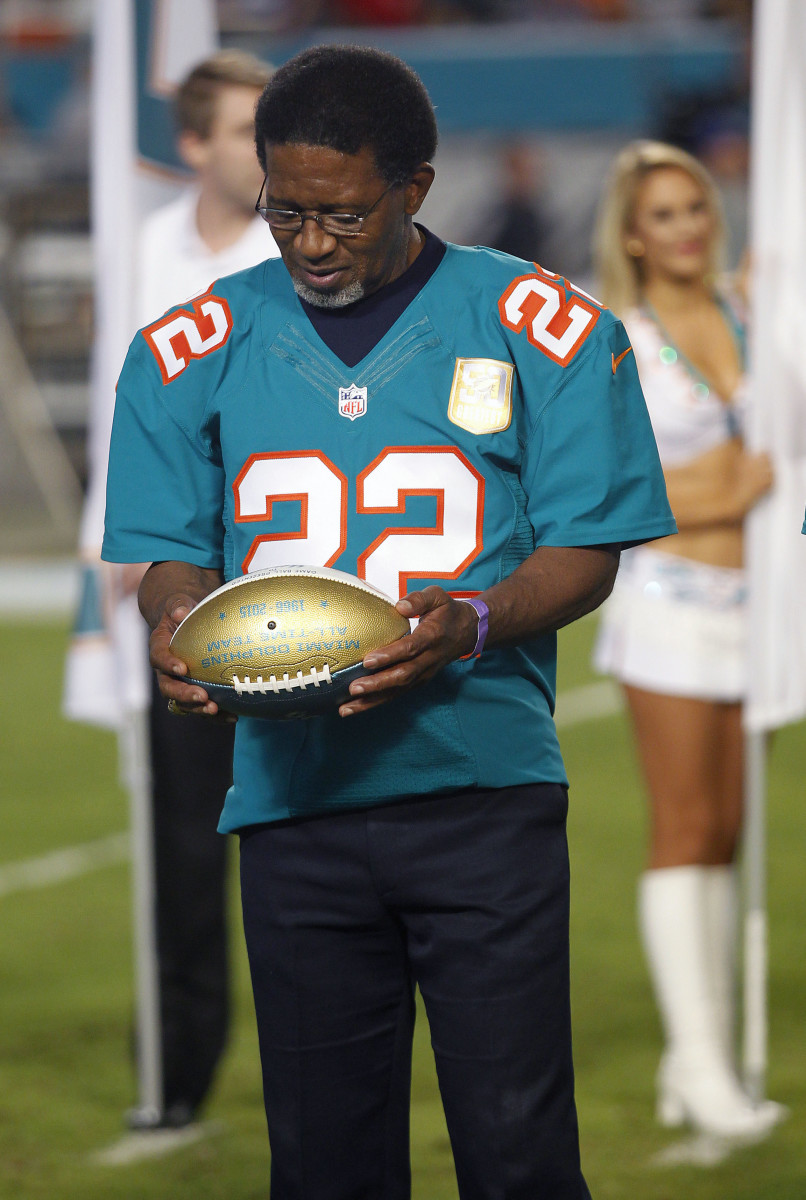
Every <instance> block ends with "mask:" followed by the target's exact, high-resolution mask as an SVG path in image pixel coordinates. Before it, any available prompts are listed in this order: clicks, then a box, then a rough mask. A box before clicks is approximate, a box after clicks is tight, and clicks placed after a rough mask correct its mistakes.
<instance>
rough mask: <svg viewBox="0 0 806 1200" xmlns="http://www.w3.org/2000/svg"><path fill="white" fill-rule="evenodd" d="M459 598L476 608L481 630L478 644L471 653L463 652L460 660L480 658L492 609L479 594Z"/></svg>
mask: <svg viewBox="0 0 806 1200" xmlns="http://www.w3.org/2000/svg"><path fill="white" fill-rule="evenodd" d="M456 599H457V600H461V602H462V604H469V605H470V606H471V607H472V608H475V610H476V614H477V616H478V618H479V632H478V636H477V638H476V644H475V646H474V647H473V649H472V650H471V651H470V653H469V654H463V655H462V656H461V658H460V659H459V662H466V661H467V659H468V658H478V657H479V655H480V654H481V652H482V650H483V649H484V643H485V642H486V640H487V625H488V621H489V617H490V610H489V608H488V607H487V605H486V604H485V603H484V601H483V600H479V598H478V596H457V597H456Z"/></svg>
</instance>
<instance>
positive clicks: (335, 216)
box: [255, 177, 403, 237]
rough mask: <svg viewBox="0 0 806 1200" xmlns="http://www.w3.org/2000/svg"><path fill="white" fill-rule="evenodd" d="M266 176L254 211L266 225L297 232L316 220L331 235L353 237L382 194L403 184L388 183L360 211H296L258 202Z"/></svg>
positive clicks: (362, 226)
mask: <svg viewBox="0 0 806 1200" xmlns="http://www.w3.org/2000/svg"><path fill="white" fill-rule="evenodd" d="M266 178H268V177H266ZM266 178H264V180H263V184H262V186H261V188H260V195H259V196H258V198H257V204H256V205H255V212H256V213H260V215H261V217H262V218H263V220H264V221H265V222H266V224H267V225H269V226H270V227H271V228H272V229H276V230H278V231H279V232H280V233H299V231H300V229H302V226H303V223H304V222H305V221H316V224H317V225H318V226H319V228H320V229H322V230H324V232H325V233H329V234H332V236H333V237H355V236H356V234H358V233H361V232H362V231H363V228H364V222H365V221H366V219H367V217H368V216H369V215H370V213H372V212H374V211H375V209H376V208H377V207H378V205H379V204H380V202H381V200H383V198H384V196H386V195H387V194H388V193H389V192H391V190H392V188H396V187H402V186H403V185H402V184H400V183H390V184H389V187H388V188H386V190H385V191H383V192H381V194H380V196H379V197H378V199H377V200H376V201H375V203H374V204H373V205H372V207H371V208H368V209H367V210H366V212H362V213H340V212H327V213H315V212H297V211H296V210H295V209H292V208H267V207H266V205H265V204H261V203H260V201H261V199H262V198H263V189H264V188H265V187H266Z"/></svg>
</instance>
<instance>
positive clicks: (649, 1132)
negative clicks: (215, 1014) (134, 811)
mask: <svg viewBox="0 0 806 1200" xmlns="http://www.w3.org/2000/svg"><path fill="white" fill-rule="evenodd" d="M592 634H593V623H592V622H591V621H586V622H583V623H582V624H581V625H579V626H577V627H574V628H572V629H571V630H568V631H565V632H564V633H563V635H562V640H561V679H560V687H561V688H562V689H567V688H572V687H575V686H577V685H579V684H583V683H586V682H589V681H590V678H591V677H590V673H589V670H588V667H587V662H588V656H589V643H590V640H591V637H592ZM65 641H66V629H65V628H64V627H63V626H61V625H51V624H48V625H14V624H10V623H8V622H6V623H5V624H4V625H0V661H2V663H3V674H4V680H5V685H6V686H5V687H4V688H3V697H2V700H1V701H0V706H2V712H1V713H0V719H1V723H0V729H1V730H2V735H1V740H2V747H3V748H2V753H1V754H0V867H1V866H2V865H4V864H5V865H7V864H10V863H16V862H19V861H21V860H27V859H31V858H36V857H39V856H41V855H44V854H46V853H48V852H50V851H54V850H57V849H60V848H63V847H68V846H73V845H76V844H79V843H84V842H90V841H94V840H95V839H99V838H103V837H104V836H106V835H109V834H113V833H116V832H118V831H121V830H123V829H124V828H125V827H126V822H127V811H126V798H125V796H124V794H123V792H122V791H121V790H120V788H119V786H118V784H117V766H116V748H115V743H114V739H113V738H112V737H111V736H110V735H108V734H105V733H102V732H100V731H97V730H93V729H90V728H87V727H84V726H79V725H73V724H70V723H67V722H65V721H64V720H63V719H62V718H61V717H60V715H59V701H60V695H59V693H60V686H61V667H62V662H63V657H64V647H65ZM48 675H49V676H50V678H51V679H52V680H53V684H52V686H51V687H50V688H47V687H46V686H45V685H44V684H43V680H45V679H46V678H47V677H48ZM562 740H563V747H564V752H565V756H566V761H567V764H568V769H569V773H570V776H571V780H572V785H573V786H572V792H571V800H572V805H571V819H570V841H571V856H572V866H573V928H572V948H573V987H574V1011H575V1039H576V1040H575V1053H576V1063H577V1095H578V1105H579V1113H580V1123H581V1137H582V1151H583V1162H584V1166H585V1173H586V1176H587V1178H588V1182H589V1184H590V1187H591V1191H592V1194H593V1196H594V1200H677V1198H680V1200H717V1198H719V1200H723V1198H724V1200H768V1198H769V1200H803V1197H804V1196H806V1138H805V1137H804V1121H803V1116H804V1113H806V1043H805V1042H804V1037H803V1012H804V998H806V955H805V954H804V943H803V925H804V921H803V913H804V902H805V901H806V870H804V866H803V861H804V855H803V849H804V845H806V806H804V804H803V803H802V794H803V779H804V775H805V774H806V733H805V731H804V726H802V725H801V726H798V727H793V728H790V729H787V730H784V731H783V732H782V733H781V734H780V735H778V737H777V739H776V743H775V747H774V751H773V754H772V761H771V770H770V822H769V839H770V864H771V866H770V925H771V952H770V958H771V963H770V1013H771V1045H770V1062H771V1066H770V1079H769V1092H770V1094H771V1095H772V1096H774V1097H775V1098H776V1099H779V1100H782V1101H784V1102H785V1103H787V1104H788V1105H789V1106H790V1107H791V1109H792V1117H791V1119H790V1120H789V1121H788V1122H787V1123H786V1124H785V1125H784V1126H782V1127H781V1128H779V1129H778V1130H776V1131H775V1133H774V1134H773V1136H772V1137H771V1138H770V1140H769V1141H767V1142H765V1143H764V1144H762V1145H759V1146H755V1147H748V1148H745V1149H742V1150H740V1151H737V1152H735V1153H734V1155H733V1156H731V1157H730V1158H729V1159H728V1160H727V1161H725V1162H723V1163H721V1164H720V1165H718V1166H716V1167H713V1168H710V1169H703V1168H700V1167H692V1166H685V1167H683V1166H677V1167H665V1168H658V1167H657V1166H653V1165H652V1164H651V1160H652V1158H653V1156H655V1155H656V1154H657V1153H658V1152H659V1151H661V1150H663V1149H664V1147H667V1146H670V1145H672V1144H673V1143H675V1142H676V1141H679V1140H680V1135H679V1134H677V1135H675V1134H673V1133H668V1132H664V1131H662V1130H659V1129H658V1128H657V1127H656V1125H655V1123H654V1120H653V1113H652V1076H653V1073H654V1069H655V1065H656V1060H657V1055H658V1051H659V1030H658V1025H657V1019H656V1016H655V1012H654V1008H653V1004H652V1000H651V997H650V993H649V986H648V981H647V977H646V972H645V970H644V966H643V962H642V959H641V957H640V953H639V948H638V941H637V934H636V931H635V923H634V902H633V898H634V890H635V880H636V877H637V875H638V873H639V871H640V869H641V859H642V840H643V824H644V812H643V803H642V799H641V790H640V784H639V780H638V777H637V773H636V769H635V764H634V761H633V755H632V749H631V744H630V739H629V731H628V729H627V726H626V722H625V720H624V718H623V716H621V715H619V714H616V715H613V716H609V717H605V718H600V719H598V720H596V721H589V722H586V723H584V724H579V725H576V726H574V727H572V728H569V729H567V730H565V731H564V732H563V736H562ZM235 901H236V897H235V873H234V872H233V928H234V931H235V939H236V946H237V953H236V955H235V970H236V977H235V993H236V1005H235V1007H236V1021H235V1027H234V1030H233V1035H232V1040H231V1046H230V1050H229V1053H228V1055H227V1058H226V1060H225V1063H224V1065H223V1067H222V1070H221V1074H220V1079H219V1082H218V1086H217V1088H216V1091H215V1095H214V1097H213V1098H212V1100H211V1102H210V1105H209V1109H208V1112H207V1116H208V1117H209V1119H210V1120H211V1121H215V1122H217V1123H218V1124H219V1125H220V1128H219V1129H218V1131H217V1132H216V1133H215V1135H214V1136H210V1137H208V1138H206V1139H205V1140H203V1141H201V1142H199V1143H197V1144H195V1145H193V1146H189V1147H186V1148H184V1149H182V1150H179V1151H177V1152H175V1153H173V1154H172V1155H170V1156H169V1157H165V1158H162V1159H158V1160H151V1161H144V1162H139V1163H137V1164H135V1165H131V1166H127V1167H109V1166H99V1165H97V1164H96V1163H95V1162H93V1160H92V1156H93V1154H94V1153H95V1152H97V1151H98V1150H100V1149H102V1148H104V1147H107V1146H109V1145H111V1144H112V1143H113V1142H115V1141H116V1139H117V1138H118V1137H120V1135H121V1134H122V1132H123V1126H122V1114H123V1112H124V1110H125V1109H126V1107H127V1106H128V1105H130V1104H131V1103H132V1102H133V1100H134V1098H135V1097H134V1078H133V1071H132V1065H131V1061H130V1055H129V1043H130V1029H131V1010H132V970H131V944H130V916H129V912H130V897H129V872H128V868H127V866H126V865H125V864H120V865H112V866H108V867H105V868H102V869H97V870H94V871H91V872H88V873H85V874H83V875H81V876H79V877H76V878H73V879H71V880H66V881H63V882H61V883H54V884H52V885H49V886H40V887H37V888H31V889H25V890H11V891H8V892H7V893H6V894H2V889H0V1197H4V1198H5V1197H14V1198H15V1200H101V1198H103V1200H133V1198H136V1200H207V1198H210V1200H213V1198H215V1200H258V1198H264V1200H265V1197H266V1196H267V1194H268V1147H267V1140H266V1134H265V1127H264V1122H263V1113H262V1105H261V1098H260V1078H259V1072H258V1062H257V1048H256V1037H255V1030H254V1021H253V1016H252V1011H251V998H250V994H249V985H248V978H247V972H246V967H245V959H244V953H243V946H242V939H241V935H240V930H239V926H238V914H237V903H236V902H235ZM412 1128H413V1151H412V1154H413V1168H414V1179H415V1183H414V1195H415V1196H416V1197H417V1200H451V1198H455V1197H456V1187H455V1184H454V1181H453V1175H452V1165H451V1157H450V1149H449V1145H448V1141H447V1135H446V1132H445V1127H444V1122H443V1120H442V1114H441V1109H440V1104H439V1096H438V1092H437V1087H436V1082H435V1078H434V1072H433V1068H432V1065H431V1061H430V1055H429V1050H428V1036H427V1027H426V1024H425V1021H424V1020H421V1021H420V1022H419V1025H418V1033H417V1042H416V1049H415V1078H414V1087H413V1099H412ZM379 1200H380V1198H379ZM535 1200H539V1198H537V1197H536V1198H535Z"/></svg>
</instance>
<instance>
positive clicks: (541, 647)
mask: <svg viewBox="0 0 806 1200" xmlns="http://www.w3.org/2000/svg"><path fill="white" fill-rule="evenodd" d="M256 142H257V150H258V157H259V159H260V162H261V165H262V166H263V168H264V171H265V174H266V177H265V180H264V185H263V188H262V190H261V195H260V197H259V199H258V205H257V207H258V211H259V212H260V213H261V215H262V216H263V217H264V218H265V219H266V220H267V222H268V223H269V225H270V226H271V229H272V232H273V233H274V236H275V239H276V241H277V243H278V245H279V247H280V252H281V256H282V261H276V260H275V261H273V262H272V261H269V262H266V263H264V264H262V265H261V266H259V267H256V268H254V269H251V270H248V271H243V272H240V273H239V274H237V275H233V276H229V277H228V278H226V279H221V280H218V281H217V282H216V283H215V284H214V285H213V286H212V287H211V288H210V290H209V291H208V292H207V293H205V294H204V295H202V296H200V297H198V298H197V299H196V300H194V301H193V302H192V304H191V305H188V306H184V307H182V308H179V309H174V310H172V311H170V312H169V313H167V314H166V315H165V316H164V317H162V318H161V319H160V320H159V321H157V322H155V323H154V324H152V325H151V326H149V327H147V328H146V329H144V330H142V331H141V332H140V334H138V336H137V337H136V338H135V339H134V342H133V343H132V346H131V349H130V351H129V355H128V357H127V360H126V364H125V366H124V369H123V373H122V375H121V379H120V384H119V387H118V399H117V406H116V413H115V427H114V430H113V439H112V450H111V457H110V472H109V479H110V483H109V491H108V506H107V533H106V539H105V543H104V557H106V558H108V559H109V560H111V561H141V560H148V561H150V562H152V563H153V565H152V567H151V568H150V569H149V571H148V572H147V574H146V576H145V579H144V581H143V585H142V587H141V590H140V603H141V608H142V610H143V613H144V615H145V616H146V617H147V619H148V621H149V623H150V624H151V626H152V629H153V631H154V632H153V634H152V640H151V656H152V663H153V665H154V666H155V668H156V669H157V671H158V673H159V679H160V687H161V690H162V693H163V695H164V696H165V697H166V699H168V700H169V701H171V703H172V704H173V705H174V706H175V707H177V708H178V709H179V710H180V711H193V712H196V713H200V714H204V715H207V716H208V717H210V716H213V717H214V716H216V715H217V710H216V705H215V704H214V703H213V702H212V701H210V700H209V698H208V697H207V695H206V694H205V693H204V692H203V691H202V690H201V689H199V688H198V687H197V686H195V685H189V684H187V683H185V682H184V681H183V678H182V677H183V675H184V674H186V668H185V664H183V663H181V662H179V661H178V660H177V659H176V658H175V657H174V656H173V655H172V654H171V652H170V650H169V646H168V643H169V641H170V637H171V635H172V633H173V631H174V629H175V628H176V626H177V624H178V623H179V621H180V620H181V619H182V617H183V616H184V615H185V614H186V613H187V612H188V611H189V610H190V609H191V608H192V607H193V605H194V604H196V603H198V602H199V600H201V599H202V598H203V597H204V596H205V595H207V594H209V592H210V591H212V590H213V589H214V588H215V587H217V586H219V585H220V583H221V582H222V581H223V580H224V579H229V578H232V577H233V576H237V575H239V574H241V573H244V572H247V571H249V570H255V569H259V568H263V567H269V566H274V565H280V564H284V563H291V562H300V563H309V564H314V565H319V566H334V567H337V568H339V569H342V570H346V571H349V572H351V573H354V574H358V575H359V576H361V577H362V578H365V579H367V580H368V581H369V582H371V583H374V584H376V585H377V586H379V587H381V588H382V589H383V590H384V591H386V592H387V593H389V594H391V595H392V596H393V598H394V599H396V600H397V602H398V608H399V610H400V612H401V613H403V614H404V615H406V616H407V617H417V618H419V623H418V624H417V626H416V628H415V629H414V631H413V633H412V635H411V636H410V637H408V638H406V639H403V640H401V641H399V642H396V643H394V644H392V645H391V646H388V647H385V648H384V649H382V650H378V651H375V652H373V653H371V654H368V655H367V656H366V658H365V659H364V665H365V666H366V667H367V669H368V670H372V672H373V673H372V674H371V675H368V676H366V677H364V678H363V679H359V680H357V681H355V682H354V683H353V684H352V685H351V695H350V698H349V700H348V701H347V702H346V703H345V704H343V705H342V707H341V708H340V710H339V712H338V713H334V714H333V715H332V716H326V717H318V718H315V719H313V720H310V721H291V722H285V723H282V724H275V723H273V722H270V721H261V720H254V719H242V720H241V721H239V723H238V728H237V735H236V751H235V770H234V775H235V781H234V786H233V788H232V789H231V791H230V793H229V794H228V797H227V801H226V804H225V807H224V812H223V815H222V819H221V823H220V826H219V828H220V829H221V830H222V832H229V831H237V832H238V833H239V835H240V839H241V879H242V896H243V910H244V924H245V929H246V937H247V946H248V950H249V958H250V966H251V971H252V981H253V988H254V993H255V1004H256V1011H257V1017H258V1029H259V1035H260V1047H261V1059H262V1064H263V1082H264V1096H265V1102H266V1112H267V1118H268V1125H269V1136H270V1141H271V1147H272V1196H273V1198H274V1200H292V1198H297V1197H303V1196H304V1197H315V1200H347V1198H348V1197H358V1196H362V1197H368V1198H369V1197H372V1198H375V1197H378V1198H381V1197H382V1198H383V1200H405V1198H406V1197H408V1196H409V1194H410V1168H409V1150H408V1110H409V1083H410V1064H411V1036H412V1029H413V1021H414V1003H413V993H414V986H415V984H417V985H419V987H420V990H421V993H422V995H423V998H424V1000H425V1004H426V1008H427V1011H428V1016H429V1022H430V1026H431V1035H432V1043H433V1046H434V1051H435V1056H436V1060H437V1068H438V1072H439V1079H440V1089H441V1093H442V1097H443V1103H444V1106H445V1112H446V1118H447V1122H448V1128H449V1132H450V1135H451V1143H452V1147H453V1152H454V1160H455V1164H456V1171H457V1178H458V1181H459V1190H460V1194H461V1196H462V1198H463V1200H492V1197H501V1198H502V1200H515V1198H521V1197H529V1198H530V1200H533V1198H534V1197H538V1196H539V1197H541V1198H546V1200H572V1198H573V1200H585V1198H587V1197H588V1196H589V1193H588V1189H587V1187H586V1185H585V1181H584V1179H583V1176H582V1173H581V1170H580V1164H579V1147H578V1134H577V1124H576V1112H575V1105H574V1089H573V1067H572V1061H571V1034H570V1017H569V998H568V862H567V847H566V839H565V817H566V809H567V793H566V788H567V780H566V777H565V771H564V768H563V764H562V758H561V756H560V751H559V747H558V743H557V737H556V732H555V729H554V724H553V720H552V711H553V705H554V687H555V666H556V630H557V629H558V628H560V627H561V626H562V625H565V624H567V623H568V622H570V621H572V620H574V619H576V618H577V617H579V616H581V615H583V614H584V613H586V612H589V611H590V610H591V609H593V608H595V607H596V606H597V605H598V604H599V603H600V602H601V601H602V600H603V599H604V598H605V596H606V595H607V594H608V593H609V591H610V588H611V587H612V583H613V579H614V577H615V573H616V569H617V565H618V555H619V549H620V547H621V545H623V544H635V543H636V542H641V541H646V540H650V539H654V538H656V537H662V536H664V535H666V534H669V533H672V532H674V522H673V520H672V517H671V513H670V511H669V508H668V505H667V502H666V496H665V489H664V486H663V476H662V473H661V470H660V466H659V463H658V458H657V453H656V450H655V444H654V439H653V437H652V433H651V428H650V425H649V420H648V417H647V414H646V410H645V406H644V402H643V397H642V395H641V391H640V387H639V384H638V380H637V374H636V371H635V366H634V362H633V356H632V354H631V353H630V347H629V343H628V341H627V339H626V336H625V334H624V332H623V330H622V328H621V325H620V324H619V322H618V321H617V320H616V319H615V318H614V317H613V316H612V314H611V313H609V312H608V311H606V310H604V309H602V307H601V306H600V305H599V304H598V303H597V302H596V301H595V300H594V299H593V298H592V297H590V296H587V295H586V294H585V293H584V292H582V291H580V290H579V289H578V288H574V287H573V285H571V284H569V283H568V281H567V280H565V279H563V278H562V277H561V276H559V275H555V274H553V273H551V272H549V271H545V270H543V269H542V268H540V267H538V266H536V264H534V263H529V262H525V261H521V260H518V259H513V258H510V257H509V256H507V255H503V254H499V253H497V252H495V251H490V250H485V249H483V248H475V249H468V248H464V247H459V246H452V245H446V244H445V243H444V242H442V241H440V240H439V239H438V238H436V237H434V235H433V234H431V233H430V232H429V231H428V230H426V229H425V228H424V227H422V226H421V225H417V224H415V223H414V220H413V218H414V217H415V216H416V214H417V213H418V211H419V209H420V207H421V205H422V202H423V200H424V199H425V196H426V194H427V192H428V189H429V186H430V184H431V181H432V179H433V175H434V171H433V168H432V167H431V165H430V159H431V158H432V156H433V153H434V151H435V148H436V124H435V120H434V114H433V109H432V107H431V104H430V101H429V99H428V96H427V94H426V92H425V90H424V88H423V86H422V84H421V82H420V81H419V79H418V78H417V77H416V76H415V75H414V74H413V72H411V71H410V70H409V69H408V68H407V67H406V66H405V65H404V64H403V63H401V62H400V61H399V60H397V59H395V58H393V57H391V56H389V55H386V54H382V53H380V52H377V51H374V50H369V49H364V48H357V47H320V48H316V49H314V50H310V51H306V52H304V53H303V54H301V55H298V56H297V57H296V58H295V59H292V60H291V61H290V62H289V63H286V64H285V65H284V66H283V67H281V68H280V69H279V70H278V71H277V72H276V74H275V75H274V77H273V79H272V81H271V83H270V84H269V85H268V86H267V88H266V89H265V91H264V93H263V96H262V98H261V101H260V103H259V105H258V110H257V116H256ZM468 601H470V603H468Z"/></svg>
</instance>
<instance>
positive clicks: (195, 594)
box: [138, 562, 236, 721]
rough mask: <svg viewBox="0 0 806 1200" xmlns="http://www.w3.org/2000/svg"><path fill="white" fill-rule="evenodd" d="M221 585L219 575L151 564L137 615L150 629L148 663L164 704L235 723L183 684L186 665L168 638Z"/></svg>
mask: <svg viewBox="0 0 806 1200" xmlns="http://www.w3.org/2000/svg"><path fill="white" fill-rule="evenodd" d="M222 583H223V577H222V575H221V572H220V571H214V570H208V569H206V568H203V567H194V566H192V565H191V564H190V563H180V562H161V563H154V564H153V565H152V566H151V567H149V569H148V571H146V573H145V576H144V577H143V581H142V583H141V584H140V590H139V593H138V601H139V604H140V611H141V613H142V614H143V616H144V617H145V619H146V621H147V622H148V624H149V625H150V626H151V629H152V633H151V638H150V641H149V659H150V661H151V665H152V667H153V668H154V670H155V671H156V672H157V682H158V683H159V689H160V692H161V693H162V695H163V696H165V698H166V700H168V701H172V702H173V705H174V707H173V708H172V711H174V712H177V713H197V714H203V715H204V716H208V717H218V718H219V720H222V721H234V720H235V719H236V718H235V717H233V716H232V715H231V714H230V713H223V712H219V708H218V705H217V704H216V703H215V702H214V701H213V700H210V699H209V698H208V695H207V692H205V691H204V689H203V688H200V687H199V686H198V684H188V683H185V682H183V680H182V676H183V675H187V673H188V668H187V664H186V663H184V662H182V660H181V659H179V658H177V657H176V655H175V654H173V652H172V651H171V649H170V642H171V638H172V637H173V635H174V633H175V632H176V630H177V628H178V627H179V625H180V624H181V623H182V621H183V620H184V619H185V617H186V616H187V614H188V613H189V612H190V610H191V609H192V608H195V607H196V605H197V604H198V603H199V601H200V600H203V599H204V597H205V596H209V594H210V592H213V591H215V589H216V588H217V587H220V585H221V584H222Z"/></svg>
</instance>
